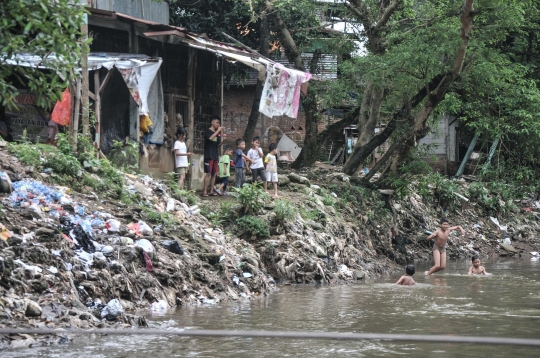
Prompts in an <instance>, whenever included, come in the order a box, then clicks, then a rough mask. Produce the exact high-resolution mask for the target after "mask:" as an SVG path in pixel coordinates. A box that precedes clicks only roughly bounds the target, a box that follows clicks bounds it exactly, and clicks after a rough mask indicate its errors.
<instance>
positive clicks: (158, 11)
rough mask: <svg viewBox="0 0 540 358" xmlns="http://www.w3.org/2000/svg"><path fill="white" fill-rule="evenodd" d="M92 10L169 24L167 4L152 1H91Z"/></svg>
mask: <svg viewBox="0 0 540 358" xmlns="http://www.w3.org/2000/svg"><path fill="white" fill-rule="evenodd" d="M90 6H91V7H92V8H94V9H100V10H108V11H115V12H119V13H122V14H126V15H129V16H133V17H135V18H137V19H142V20H147V21H153V22H157V23H160V24H164V25H168V24H169V4H167V3H166V2H156V1H152V0H91V4H90Z"/></svg>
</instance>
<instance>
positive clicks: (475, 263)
mask: <svg viewBox="0 0 540 358" xmlns="http://www.w3.org/2000/svg"><path fill="white" fill-rule="evenodd" d="M471 261H472V264H473V266H474V267H475V268H478V267H480V257H478V255H474V256H473V257H472V258H471Z"/></svg>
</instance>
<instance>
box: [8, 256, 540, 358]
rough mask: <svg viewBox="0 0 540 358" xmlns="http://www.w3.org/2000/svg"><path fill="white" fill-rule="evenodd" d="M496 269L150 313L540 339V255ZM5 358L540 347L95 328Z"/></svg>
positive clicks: (441, 353) (303, 288)
mask: <svg viewBox="0 0 540 358" xmlns="http://www.w3.org/2000/svg"><path fill="white" fill-rule="evenodd" d="M482 264H483V265H484V266H485V267H486V270H487V272H489V273H491V274H492V275H490V276H480V277H478V276H467V270H468V268H469V266H470V261H469V260H467V261H457V262H450V263H448V267H447V268H446V270H444V271H442V273H439V274H435V275H433V276H429V277H426V276H424V273H423V272H424V271H425V270H427V269H428V268H429V266H430V262H420V263H417V265H416V266H417V268H416V271H417V274H415V275H414V279H415V280H416V281H417V283H418V284H417V285H416V286H412V287H401V286H396V285H394V284H393V283H394V282H396V281H397V279H398V278H399V275H396V276H393V277H387V278H384V279H381V280H376V281H373V282H366V283H359V284H348V285H337V286H324V285H322V286H321V285H299V286H281V287H280V288H279V290H277V291H275V292H273V293H271V294H270V295H269V296H267V297H264V298H256V299H253V300H251V301H248V302H230V303H225V304H220V305H216V306H198V307H182V308H179V309H177V310H172V311H168V312H163V313H161V314H155V313H154V314H151V315H149V316H148V319H149V322H150V325H151V326H152V327H154V328H158V327H161V328H169V327H174V328H189V329H223V330H227V329H235V330H272V331H281V330H282V331H306V332H357V333H403V334H444V335H461V336H484V337H513V338H535V339H538V338H540V273H539V271H540V261H535V260H530V259H529V258H528V257H527V258H524V259H512V260H503V259H498V260H493V261H487V262H483V263H482ZM2 356H3V357H36V356H40V357H73V358H80V357H126V358H128V357H129V358H139V357H141V358H150V357H152V358H153V357H156V358H157V357H236V358H238V357H310V358H312V357H329V356H333V357H334V356H336V357H373V356H381V357H382V356H384V357H433V356H437V357H513V356H516V357H517V356H519V357H539V356H540V348H531V347H510V346H493V345H492V346H486V345H471V344H449V343H404V342H391V341H329V340H290V339H287V340H283V339H277V338H271V339H270V338H190V337H174V336H89V337H84V338H76V339H75V341H74V342H73V343H70V344H66V345H60V346H53V347H41V348H34V349H25V350H19V351H9V352H4V353H2Z"/></svg>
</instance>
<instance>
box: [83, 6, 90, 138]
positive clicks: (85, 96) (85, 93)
mask: <svg viewBox="0 0 540 358" xmlns="http://www.w3.org/2000/svg"><path fill="white" fill-rule="evenodd" d="M84 18H85V21H84V24H83V25H82V29H81V32H82V41H86V40H88V14H84ZM81 71H82V74H81V75H82V76H81V88H82V94H81V106H82V127H83V131H82V132H83V135H84V136H87V135H88V134H89V133H90V116H89V111H90V103H89V100H88V91H89V86H90V82H89V79H88V51H87V50H86V47H83V49H82V51H81Z"/></svg>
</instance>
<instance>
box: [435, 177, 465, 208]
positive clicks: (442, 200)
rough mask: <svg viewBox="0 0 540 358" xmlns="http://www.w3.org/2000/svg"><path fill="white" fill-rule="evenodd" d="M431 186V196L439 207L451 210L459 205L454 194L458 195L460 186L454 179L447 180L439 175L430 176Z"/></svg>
mask: <svg viewBox="0 0 540 358" xmlns="http://www.w3.org/2000/svg"><path fill="white" fill-rule="evenodd" d="M430 180H431V184H432V185H433V187H434V189H433V194H434V196H435V198H436V199H437V200H438V202H439V205H441V206H442V207H443V208H445V209H448V210H453V209H455V208H456V207H457V205H458V203H459V198H458V197H457V195H456V193H459V191H460V186H459V184H458V183H457V182H456V180H455V179H447V178H445V177H443V176H442V175H441V174H439V173H435V174H433V175H431V176H430Z"/></svg>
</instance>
